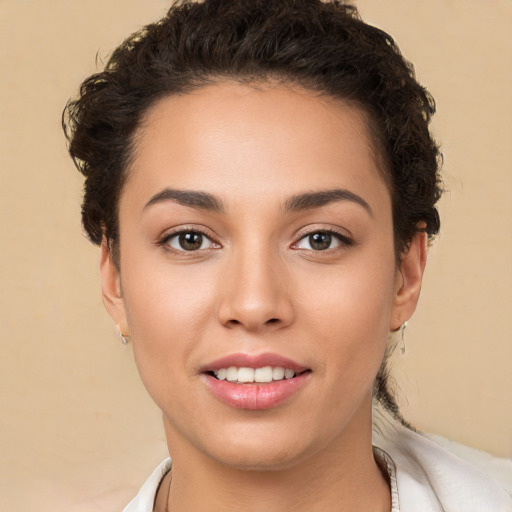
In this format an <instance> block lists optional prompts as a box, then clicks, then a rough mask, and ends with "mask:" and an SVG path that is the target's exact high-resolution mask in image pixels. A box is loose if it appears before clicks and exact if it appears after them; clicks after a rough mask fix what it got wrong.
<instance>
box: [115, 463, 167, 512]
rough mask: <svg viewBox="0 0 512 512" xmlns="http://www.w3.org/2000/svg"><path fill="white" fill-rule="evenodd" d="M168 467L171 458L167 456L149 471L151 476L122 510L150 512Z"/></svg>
mask: <svg viewBox="0 0 512 512" xmlns="http://www.w3.org/2000/svg"><path fill="white" fill-rule="evenodd" d="M170 469H171V459H169V458H167V459H165V460H164V461H163V462H162V463H160V464H159V465H158V466H157V468H156V469H155V470H154V471H153V473H151V476H150V477H149V478H148V479H147V480H146V482H145V483H144V485H143V486H142V487H141V488H140V491H139V492H138V494H137V496H135V498H133V500H132V501H130V503H128V505H127V506H126V507H125V508H124V509H123V512H152V510H153V505H154V503H155V496H156V491H157V490H158V486H159V485H160V482H161V481H162V478H163V477H164V476H165V475H166V473H168V472H169V471H170Z"/></svg>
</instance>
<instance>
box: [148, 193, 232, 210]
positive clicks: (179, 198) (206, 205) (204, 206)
mask: <svg viewBox="0 0 512 512" xmlns="http://www.w3.org/2000/svg"><path fill="white" fill-rule="evenodd" d="M166 201H174V202H175V203H178V204H182V205H183V206H191V207H192V208H199V209H201V210H207V211H211V212H223V211H224V206H223V204H222V201H221V200H220V199H218V198H216V197H215V196H213V195H212V194H208V193H207V192H198V191H195V190H176V189H172V188H166V189H164V190H162V191H161V192H158V194H155V195H154V196H153V197H152V198H151V199H150V200H149V201H148V202H147V203H146V205H145V206H144V210H146V209H148V208H149V207H150V206H153V205H154V204H158V203H163V202H166Z"/></svg>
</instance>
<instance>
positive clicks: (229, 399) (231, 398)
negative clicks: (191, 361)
mask: <svg viewBox="0 0 512 512" xmlns="http://www.w3.org/2000/svg"><path fill="white" fill-rule="evenodd" d="M201 374H202V378H203V380H204V382H205V384H206V386H207V388H208V389H209V390H210V391H211V392H212V394H213V395H214V396H215V397H216V398H217V399H219V400H220V401H221V402H223V403H225V404H227V405H229V406H231V407H234V408H238V409H248V410H262V409H270V408H273V407H277V406H279V405H281V404H283V403H284V402H286V401H288V400H289V399H291V398H292V397H293V396H294V395H295V394H297V393H298V392H299V391H300V389H301V388H302V387H303V386H304V385H305V384H306V382H307V381H308V380H309V377H310V375H311V370H310V369H309V368H306V367H304V366H302V365H300V364H298V363H296V362H295V361H293V360H291V359H288V358H285V357H282V356H279V355H278V354H272V353H266V354H259V355H250V354H233V355H229V356H226V357H223V358H221V359H217V360H216V361H214V362H212V363H210V364H208V365H206V366H204V367H203V368H201Z"/></svg>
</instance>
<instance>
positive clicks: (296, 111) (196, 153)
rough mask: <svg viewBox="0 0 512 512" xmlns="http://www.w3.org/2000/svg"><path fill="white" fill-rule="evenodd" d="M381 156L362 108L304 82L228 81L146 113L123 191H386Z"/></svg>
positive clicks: (170, 100) (174, 98) (168, 99)
mask: <svg viewBox="0 0 512 512" xmlns="http://www.w3.org/2000/svg"><path fill="white" fill-rule="evenodd" d="M378 162H379V158H377V157H376V154H375V148H374V144H373V141H372V139H371V136H370V135H369V130H368V120H367V115H366V114H365V112H364V111H363V110H362V109H359V108H357V107H355V106H352V105H349V104H347V103H343V102H341V101H338V100H334V99H332V98H330V97H326V96H321V95H318V94H315V93H313V92H311V91H306V90H304V89H301V88H298V87H284V86H250V85H241V84H237V83H232V82H227V83H219V84H215V85H209V86H206V87H203V88H201V89H198V90H195V91H193V92H191V93H187V94H180V95H172V96H168V97H165V98H163V99H161V100H159V101H158V102H157V103H156V104H155V105H153V106H152V107H151V108H150V109H149V111H148V112H147V113H146V115H145V117H144V119H143V121H142V123H141V125H140V127H139V128H138V131H137V133H136V136H135V144H134V155H133V159H132V164H131V166H130V169H129V172H128V180H127V188H128V189H129V188H130V185H132V186H133V188H136V189H137V191H138V193H139V194H142V193H143V192H144V191H145V193H146V195H151V194H154V193H155V191H157V190H158V189H159V188H164V187H173V188H182V189H187V188H188V189H194V190H208V191H209V192H211V193H214V194H216V195H219V196H221V197H226V196H227V195H229V193H230V192H237V193H238V194H239V195H240V194H243V193H245V192H247V191H251V190H252V191H254V190H255V189H257V190H259V191H260V192H261V194H263V195H266V196H268V195H269V194H273V195H274V196H277V195H283V196H284V195H291V194H293V193H300V192H304V191H305V190H307V191H311V190H317V189H318V190H321V189H327V188H333V187H338V188H339V187H343V188H350V189H357V190H354V192H359V193H361V192H365V193H366V194H367V195H368V194H370V195H372V194H374V193H375V192H376V190H377V189H379V190H378V192H379V193H380V194H382V193H383V191H382V187H384V189H385V190H384V192H386V193H387V187H386V186H385V183H384V180H383V178H382V176H383V173H382V169H380V167H379V163H378ZM232 195H233V194H232ZM253 195H254V194H253ZM387 195H389V194H387ZM260 197H261V196H260ZM227 199H228V200H229V197H227ZM253 199H254V198H253Z"/></svg>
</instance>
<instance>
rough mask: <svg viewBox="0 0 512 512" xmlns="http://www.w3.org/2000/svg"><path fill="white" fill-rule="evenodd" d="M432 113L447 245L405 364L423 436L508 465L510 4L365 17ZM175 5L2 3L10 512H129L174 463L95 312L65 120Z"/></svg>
mask: <svg viewBox="0 0 512 512" xmlns="http://www.w3.org/2000/svg"><path fill="white" fill-rule="evenodd" d="M357 3H358V5H359V6H360V9H361V11H362V14H363V15H364V16H365V17H366V19H367V20H368V21H370V22H372V23H375V24H376V25H378V26H381V27H382V28H384V29H386V30H388V31H389V32H390V33H391V34H393V36H394V37H395V38H396V40H397V41H398V42H399V44H400V46H401V47H402V50H403V52H404V53H405V55H406V56H408V57H409V58H410V59H411V60H412V61H413V62H414V63H415V65H416V69H417V72H418V75H419V77H420V79H421V80H422V81H423V82H424V83H425V84H426V85H427V86H428V87H429V88H430V90H431V92H432V93H433V94H434V96H435V97H436V99H437V103H438V109H439V114H438V116H437V120H436V122H435V126H434V128H435V132H436V134H437V137H438V138H439V140H440V141H441V142H442V143H443V147H444V153H445V160H446V161H445V181H446V186H447V188H448V189H449V193H447V194H446V196H445V198H444V199H443V202H442V205H441V212H442V216H443V228H442V236H441V237H440V239H439V240H438V241H437V243H436V244H435V246H434V248H433V249H432V250H431V253H430V264H429V268H428V271H427V275H426V278H425V283H424V291H423V297H422V300H421V304H420V309H419V312H418V313H417V315H416V316H415V318H414V319H413V321H412V322H410V328H409V329H408V331H407V335H406V343H407V351H406V354H405V356H400V357H399V358H397V361H396V363H395V364H396V375H397V380H398V385H399V388H400V389H401V391H400V392H401V396H402V399H401V402H402V406H403V409H404V412H405V414H406V416H407V417H408V418H409V419H410V420H411V421H412V422H413V423H415V424H416V425H417V426H418V427H419V428H421V429H425V430H428V431H431V432H434V433H438V434H441V435H443V436H446V437H449V438H452V439H455V440H457V441H459V442H462V443H465V444H468V445H471V446H474V447H477V448H480V449H484V450H487V451H489V452H491V453H493V454H495V455H498V456H502V457H512V372H511V369H510V368H511V363H512V334H511V333H512V256H511V255H512V222H511V221H512V169H511V162H512V154H511V152H512V149H511V148H512V140H511V139H512V116H511V113H512V109H511V106H512V105H511V103H512V98H511V93H510V84H511V83H512V65H511V63H512V59H511V50H512V35H511V32H510V27H511V26H512V2H511V1H510V0H486V1H482V0H428V1H427V0H385V1H382V0H359V2H357ZM167 5H168V2H167V1H164V0H87V1H82V0H0V37H1V40H0V56H1V80H0V94H1V100H2V101H1V110H0V119H1V139H0V140H1V148H0V162H1V171H0V172H1V174H0V235H1V237H0V240H1V251H0V273H1V283H2V285H1V287H0V327H1V329H0V333H1V338H0V405H1V410H2V413H1V416H0V509H1V510H23V511H27V512H30V511H36V510H38V511H41V510H42V511H52V512H58V511H60V510H98V511H100V510H117V511H119V510H120V509H121V508H122V506H121V504H123V503H126V501H127V500H128V498H129V497H130V496H131V495H132V494H133V493H134V492H135V490H136V488H138V486H139V485H140V484H141V483H142V481H143V480H144V479H145V477H146V476H147V474H148V473H149V472H150V470H151V469H152V468H153V467H154V466H155V465H156V464H157V463H158V462H159V461H160V460H161V459H162V458H163V456H164V455H165V445H164V440H163V433H162V430H161V426H160V418H159V413H158V411H157V410H156V408H155V407H154V406H153V404H152V403H151V402H150V400H149V399H148V398H147V397H146V394H145V391H144V390H143V389H142V386H141V384H140V383H139V380H138V376H137V374H136V370H135V367H134V364H133V360H132V355H131V349H130V347H127V348H126V347H123V346H122V345H121V344H120V342H119V340H118V338H117V337H116V335H115V332H114V329H113V326H112V325H111V322H110V320H109V318H107V315H106V313H105V312H104V311H103V307H102V304H101V300H100V294H99V282H98V271H97V250H96V248H94V247H93V246H91V245H90V244H88V242H87V241H86V240H85V239H84V238H83V236H82V235H81V231H80V220H79V202H80V189H81V179H80V176H79V174H78V173H77V172H76V171H75V170H74V168H73V165H72V163H71V161H70V160H69V158H68V157H67V154H66V150H65V145H64V139H63V136H62V135H61V131H60V112H61V109H62V107H63V105H64V103H65V101H66V99H67V98H68V97H69V96H71V95H74V94H75V91H76V88H77V86H78V84H79V82H80V81H81V80H82V79H83V78H85V77H86V76H87V75H88V74H90V73H92V72H94V71H95V69H96V67H95V55H96V52H97V51H98V50H99V56H100V57H101V56H105V55H107V53H108V51H109V50H111V49H112V48H113V47H114V46H115V45H116V44H117V43H119V42H120V41H121V39H122V37H123V36H125V35H127V34H128V33H129V32H131V31H133V30H135V29H137V28H138V27H140V26H141V25H142V24H144V23H146V22H148V21H150V20H153V19H155V18H157V17H159V16H160V15H161V14H163V13H164V11H165V10H166V7H167Z"/></svg>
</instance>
